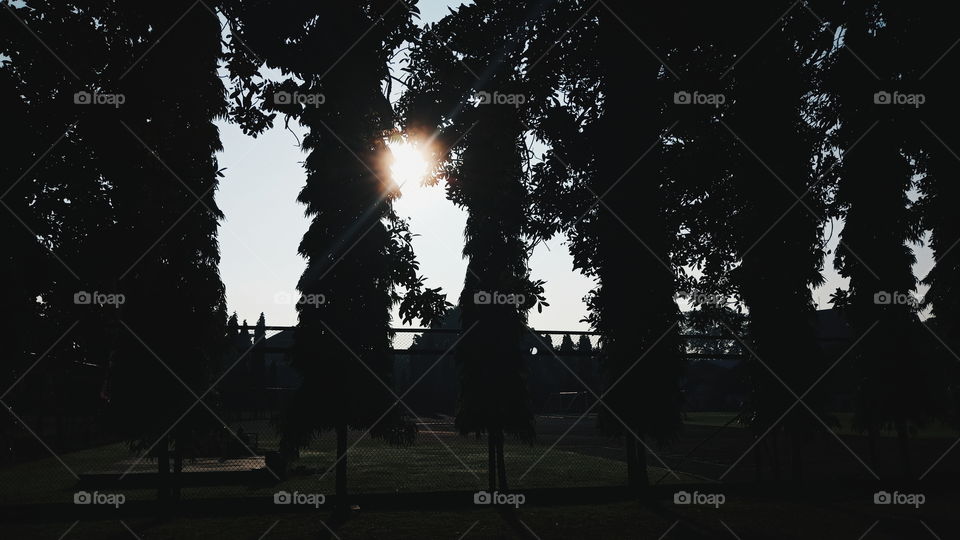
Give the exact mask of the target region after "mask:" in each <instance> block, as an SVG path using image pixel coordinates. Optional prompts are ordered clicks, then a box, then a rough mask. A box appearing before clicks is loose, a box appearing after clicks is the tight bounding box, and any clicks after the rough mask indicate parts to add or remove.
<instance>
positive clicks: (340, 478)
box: [336, 422, 347, 508]
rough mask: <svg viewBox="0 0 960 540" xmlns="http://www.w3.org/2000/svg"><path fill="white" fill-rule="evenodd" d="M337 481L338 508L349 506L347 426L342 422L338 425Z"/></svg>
mask: <svg viewBox="0 0 960 540" xmlns="http://www.w3.org/2000/svg"><path fill="white" fill-rule="evenodd" d="M336 431H337V473H336V474H337V479H336V494H337V506H338V507H341V508H343V507H345V506H346V504H347V424H346V422H340V423H338V424H337V430H336Z"/></svg>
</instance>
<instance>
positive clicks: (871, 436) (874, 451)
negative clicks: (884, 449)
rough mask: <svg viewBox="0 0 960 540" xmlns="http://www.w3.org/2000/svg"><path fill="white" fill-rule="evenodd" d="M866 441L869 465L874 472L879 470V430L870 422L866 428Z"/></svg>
mask: <svg viewBox="0 0 960 540" xmlns="http://www.w3.org/2000/svg"><path fill="white" fill-rule="evenodd" d="M867 440H868V442H869V444H870V465H871V466H872V467H873V469H874V470H879V468H880V456H879V453H878V450H879V448H878V447H879V445H880V428H879V427H878V426H877V425H876V423H875V422H871V423H870V426H869V427H867Z"/></svg>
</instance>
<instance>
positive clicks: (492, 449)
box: [487, 429, 497, 493]
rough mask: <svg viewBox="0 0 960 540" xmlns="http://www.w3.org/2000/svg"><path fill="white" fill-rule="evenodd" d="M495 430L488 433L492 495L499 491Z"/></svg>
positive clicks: (488, 457)
mask: <svg viewBox="0 0 960 540" xmlns="http://www.w3.org/2000/svg"><path fill="white" fill-rule="evenodd" d="M495 433H496V432H495V430H493V429H491V430H489V431H488V432H487V486H488V487H489V489H490V493H493V492H494V491H496V490H497V443H496V441H495V440H494V439H495V438H496V435H495Z"/></svg>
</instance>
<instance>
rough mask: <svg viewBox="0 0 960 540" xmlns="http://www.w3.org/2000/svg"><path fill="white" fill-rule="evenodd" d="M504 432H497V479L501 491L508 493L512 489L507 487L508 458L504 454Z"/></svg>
mask: <svg viewBox="0 0 960 540" xmlns="http://www.w3.org/2000/svg"><path fill="white" fill-rule="evenodd" d="M503 440H504V436H503V430H497V477H498V478H499V480H500V491H507V490H508V489H510V487H509V486H508V485H507V465H506V456H504V453H503Z"/></svg>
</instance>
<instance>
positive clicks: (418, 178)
mask: <svg viewBox="0 0 960 540" xmlns="http://www.w3.org/2000/svg"><path fill="white" fill-rule="evenodd" d="M389 146H390V152H391V153H392V154H393V162H392V163H391V164H390V172H391V173H393V181H394V182H396V184H397V186H399V188H400V190H401V191H406V190H407V189H408V188H411V187H415V186H419V185H420V182H422V181H423V178H424V177H425V176H426V175H427V173H428V172H429V170H430V162H429V161H428V160H427V158H426V156H425V155H424V154H423V152H422V151H421V150H420V149H419V148H417V146H415V145H414V144H411V143H410V142H407V141H404V142H399V143H394V144H390V145H389Z"/></svg>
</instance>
